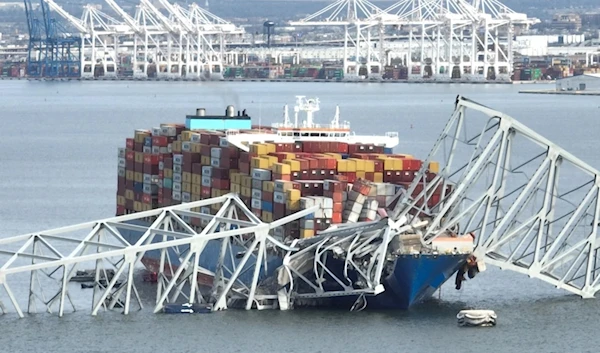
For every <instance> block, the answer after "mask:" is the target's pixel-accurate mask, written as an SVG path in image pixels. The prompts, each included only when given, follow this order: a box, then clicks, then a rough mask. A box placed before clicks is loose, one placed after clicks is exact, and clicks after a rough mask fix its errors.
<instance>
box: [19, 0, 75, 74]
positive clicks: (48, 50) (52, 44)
mask: <svg viewBox="0 0 600 353" xmlns="http://www.w3.org/2000/svg"><path fill="white" fill-rule="evenodd" d="M23 1H24V2H25V13H26V16H27V25H28V30H29V46H28V51H29V53H28V56H27V75H28V76H30V77H49V78H61V77H79V75H80V66H81V55H82V53H81V40H82V39H81V38H80V37H77V36H73V35H72V34H70V33H69V31H68V30H67V29H66V28H65V27H64V26H63V24H62V23H61V22H60V21H58V20H57V19H56V18H53V17H52V14H51V12H50V8H49V6H48V3H47V2H46V1H45V0H40V8H41V15H42V21H40V20H39V18H38V16H37V14H38V13H40V11H38V12H34V8H33V4H32V2H31V0H23Z"/></svg>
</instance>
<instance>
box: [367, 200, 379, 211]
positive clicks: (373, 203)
mask: <svg viewBox="0 0 600 353" xmlns="http://www.w3.org/2000/svg"><path fill="white" fill-rule="evenodd" d="M364 208H365V210H374V211H376V210H377V209H378V208H379V202H377V200H367V202H366V203H365V205H364Z"/></svg>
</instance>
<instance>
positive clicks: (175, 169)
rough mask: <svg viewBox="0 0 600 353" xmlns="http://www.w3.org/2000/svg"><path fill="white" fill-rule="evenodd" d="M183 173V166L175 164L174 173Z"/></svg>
mask: <svg viewBox="0 0 600 353" xmlns="http://www.w3.org/2000/svg"><path fill="white" fill-rule="evenodd" d="M181 172H183V168H182V167H181V165H179V164H174V165H173V173H180V174H181Z"/></svg>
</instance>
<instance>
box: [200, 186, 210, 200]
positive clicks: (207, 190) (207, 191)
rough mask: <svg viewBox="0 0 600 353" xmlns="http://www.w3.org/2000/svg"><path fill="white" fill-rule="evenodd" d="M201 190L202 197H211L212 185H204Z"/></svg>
mask: <svg viewBox="0 0 600 353" xmlns="http://www.w3.org/2000/svg"><path fill="white" fill-rule="evenodd" d="M200 192H201V194H200V196H202V198H204V199H207V198H210V186H202V187H201V190H200Z"/></svg>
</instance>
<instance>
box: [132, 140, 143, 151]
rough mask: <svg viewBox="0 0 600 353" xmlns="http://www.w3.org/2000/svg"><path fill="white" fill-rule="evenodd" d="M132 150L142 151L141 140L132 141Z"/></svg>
mask: <svg viewBox="0 0 600 353" xmlns="http://www.w3.org/2000/svg"><path fill="white" fill-rule="evenodd" d="M133 150H134V151H135V152H144V144H143V143H141V142H134V143H133Z"/></svg>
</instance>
